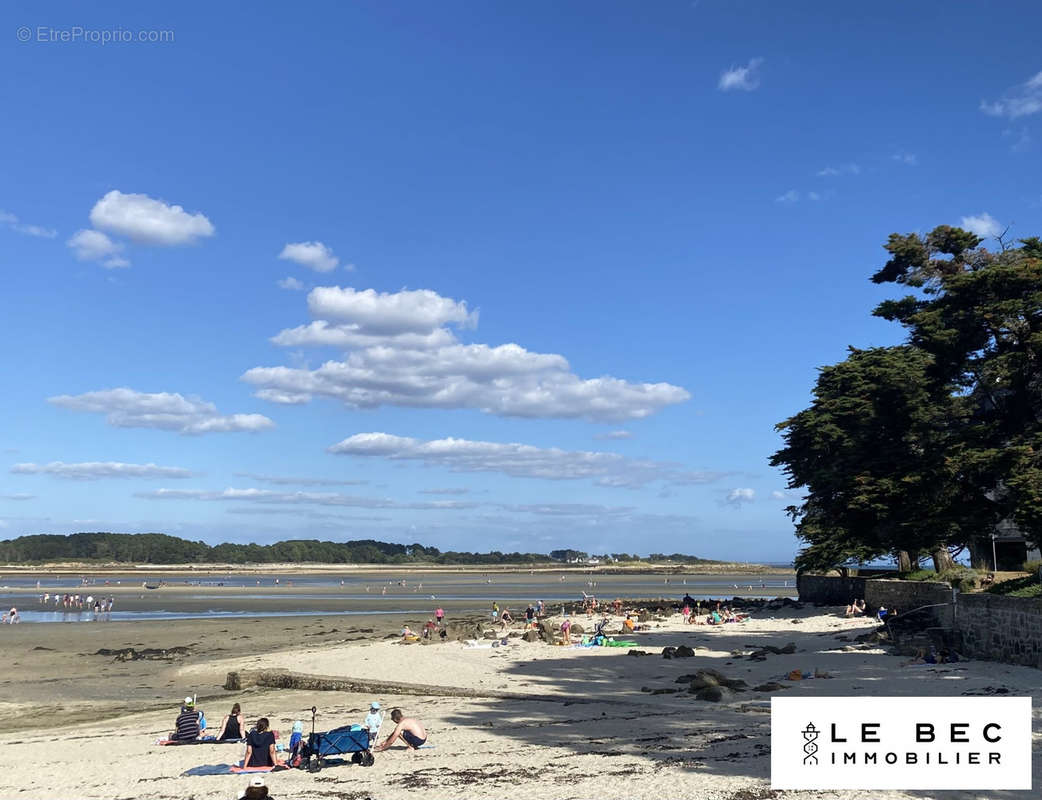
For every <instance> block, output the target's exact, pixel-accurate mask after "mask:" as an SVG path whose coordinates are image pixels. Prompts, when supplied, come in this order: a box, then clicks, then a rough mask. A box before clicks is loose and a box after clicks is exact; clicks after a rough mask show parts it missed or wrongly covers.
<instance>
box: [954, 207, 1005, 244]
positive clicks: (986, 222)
mask: <svg viewBox="0 0 1042 800" xmlns="http://www.w3.org/2000/svg"><path fill="white" fill-rule="evenodd" d="M959 227H961V228H964V229H965V230H968V231H969V232H970V233H975V234H977V235H978V236H980V237H981V238H983V239H993V238H994V237H996V236H998V235H999V234H1000V233H1002V223H1000V222H999V221H998V220H997V219H995V217H993V216H992V215H991V214H989V213H988V212H987V211H982V212H981V213H980V214H974V215H972V216H969V217H963V218H962V220H961V221H960V222H959Z"/></svg>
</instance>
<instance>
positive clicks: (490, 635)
mask: <svg viewBox="0 0 1042 800" xmlns="http://www.w3.org/2000/svg"><path fill="white" fill-rule="evenodd" d="M481 638H482V639H497V640H498V639H499V634H498V633H496V632H495V631H485V632H484V633H483V634H481Z"/></svg>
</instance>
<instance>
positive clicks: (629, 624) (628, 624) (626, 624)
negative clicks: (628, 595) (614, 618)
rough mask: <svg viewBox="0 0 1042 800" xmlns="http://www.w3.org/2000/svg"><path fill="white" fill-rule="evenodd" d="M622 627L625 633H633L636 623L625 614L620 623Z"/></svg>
mask: <svg viewBox="0 0 1042 800" xmlns="http://www.w3.org/2000/svg"><path fill="white" fill-rule="evenodd" d="M622 627H623V629H624V630H625V632H626V633H633V631H634V630H636V628H637V624H636V623H635V622H634V621H633V617H631V616H630V615H629V614H627V615H626V619H625V621H623V623H622Z"/></svg>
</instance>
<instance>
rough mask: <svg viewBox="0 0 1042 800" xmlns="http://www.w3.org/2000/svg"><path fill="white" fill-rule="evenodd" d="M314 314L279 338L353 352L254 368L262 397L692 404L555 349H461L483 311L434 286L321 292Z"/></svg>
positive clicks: (509, 407)
mask: <svg viewBox="0 0 1042 800" xmlns="http://www.w3.org/2000/svg"><path fill="white" fill-rule="evenodd" d="M308 308H309V310H310V312H311V314H312V315H313V316H316V317H319V319H316V320H315V321H314V322H312V323H310V324H308V325H304V326H299V327H296V328H291V329H287V330H283V331H282V332H280V333H279V334H278V335H277V336H275V337H273V339H272V341H273V342H275V343H276V344H280V345H283V346H305V345H323V346H333V347H342V348H344V349H345V350H349V351H350V352H349V353H348V354H347V355H346V357H345V359H344V360H343V361H335V360H330V361H327V362H325V363H324V364H322V365H321V366H320V367H318V368H316V369H304V368H294V367H255V368H253V369H251V370H248V371H247V372H246V373H244V374H243V376H242V379H243V380H245V381H247V382H248V383H251V384H254V385H255V386H257V387H258V389H257V396H258V397H260V398H262V399H265V400H270V401H272V402H276V403H283V404H300V403H306V402H308V401H310V400H311V398H312V397H313V396H315V395H319V396H325V397H331V398H335V399H338V400H340V401H342V402H343V403H344V404H345V405H347V406H349V407H352V408H376V407H379V406H383V405H391V406H404V407H412V408H476V409H480V410H481V411H484V412H485V413H489V414H497V415H500V416H516V417H567V418H587V419H591V420H600V421H612V420H623V419H634V418H640V417H645V416H648V415H649V414H652V413H654V412H656V411H658V410H660V409H661V408H663V407H664V406H667V405H672V404H674V403H680V402H683V401H685V400H687V399H689V398H690V395H689V394H688V392H687V391H686V390H684V389H682V388H681V387H679V386H673V385H671V384H668V383H640V384H634V383H629V382H627V381H624V380H621V379H618V378H614V377H611V376H605V377H601V378H593V379H587V380H584V379H581V378H579V377H578V376H576V375H574V374H572V373H571V371H570V367H569V364H568V361H567V359H565V357H564V356H561V355H558V354H555V353H533V352H531V351H528V350H526V349H525V348H523V347H521V346H520V345H517V344H503V345H498V346H490V345H486V344H463V343H461V342H460V341H459V339H458V338H457V337H456V335H455V333H453V332H452V331H451V330H449V328H448V327H447V326H450V325H453V326H457V327H461V328H463V327H470V326H474V325H476V324H477V316H478V312H477V311H470V310H469V309H468V308H467V304H466V303H465V302H463V301H457V300H453V299H452V298H448V297H442V296H441V295H439V294H437V293H436V292H433V291H430V290H403V291H401V292H396V293H377V292H375V291H374V290H372V289H368V290H365V291H358V290H355V289H352V288H340V287H335V286H333V287H319V288H316V289H313V290H312V291H311V292H310V293H309V294H308Z"/></svg>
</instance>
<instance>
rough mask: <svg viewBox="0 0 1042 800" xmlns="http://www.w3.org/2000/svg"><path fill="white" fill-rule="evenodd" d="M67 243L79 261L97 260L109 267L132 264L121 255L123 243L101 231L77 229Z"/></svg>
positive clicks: (114, 267)
mask: <svg viewBox="0 0 1042 800" xmlns="http://www.w3.org/2000/svg"><path fill="white" fill-rule="evenodd" d="M66 245H68V246H69V248H71V249H72V252H73V254H74V255H75V256H76V258H77V260H79V261H97V262H98V263H99V264H101V265H102V266H103V267H106V268H108V269H116V268H119V267H129V266H130V262H129V261H127V259H125V258H124V257H123V256H122V255H121V253H122V252H123V245H122V244H119V243H118V242H114V241H112V240H111V239H110V238H109V237H108V236H106V235H105V234H104V233H102V232H101V231H92V230H87V229H83V230H79V231H76V233H74V234H73V235H72V238H70V239H69V241H67V242H66Z"/></svg>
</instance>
